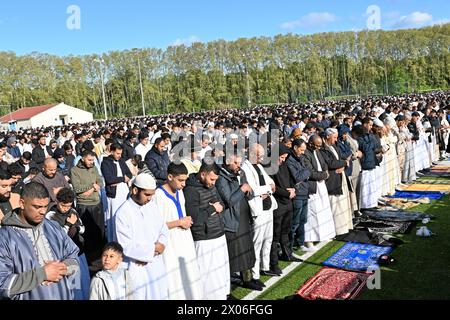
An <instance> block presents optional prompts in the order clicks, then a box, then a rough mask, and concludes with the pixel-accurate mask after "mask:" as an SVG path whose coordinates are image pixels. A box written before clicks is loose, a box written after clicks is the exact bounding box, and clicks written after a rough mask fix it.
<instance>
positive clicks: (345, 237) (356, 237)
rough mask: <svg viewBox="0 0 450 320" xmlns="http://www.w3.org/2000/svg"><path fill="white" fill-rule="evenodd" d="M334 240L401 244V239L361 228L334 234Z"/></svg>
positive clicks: (385, 244) (382, 244) (387, 244)
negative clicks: (337, 234)
mask: <svg viewBox="0 0 450 320" xmlns="http://www.w3.org/2000/svg"><path fill="white" fill-rule="evenodd" d="M334 239H335V240H336V241H341V242H358V243H366V244H375V245H377V246H385V247H396V246H398V245H401V244H403V241H402V240H400V239H398V238H395V237H393V236H390V235H386V234H385V233H381V232H375V231H368V230H365V229H363V228H361V229H359V228H357V227H355V229H353V230H350V231H349V233H346V234H342V235H339V236H336V238H334Z"/></svg>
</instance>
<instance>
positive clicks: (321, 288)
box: [296, 267, 371, 300]
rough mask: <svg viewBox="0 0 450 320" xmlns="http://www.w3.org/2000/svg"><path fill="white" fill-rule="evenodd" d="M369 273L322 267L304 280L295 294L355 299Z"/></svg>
mask: <svg viewBox="0 0 450 320" xmlns="http://www.w3.org/2000/svg"><path fill="white" fill-rule="evenodd" d="M370 275H371V274H370V273H360V272H352V271H345V270H340V269H334V268H328V267H324V268H322V269H321V270H320V271H319V272H318V273H317V274H316V275H315V276H314V277H312V278H311V279H309V280H308V281H306V282H305V284H303V286H302V287H301V288H300V289H299V290H298V291H297V293H296V294H297V295H299V296H301V297H302V298H303V299H306V300H350V299H355V298H356V297H357V296H358V294H359V293H360V292H361V290H362V289H363V288H364V287H365V285H366V283H367V279H368V278H369V276H370Z"/></svg>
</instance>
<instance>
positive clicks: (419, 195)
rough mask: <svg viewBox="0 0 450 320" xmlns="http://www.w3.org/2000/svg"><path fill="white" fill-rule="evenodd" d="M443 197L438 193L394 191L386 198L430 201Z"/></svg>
mask: <svg viewBox="0 0 450 320" xmlns="http://www.w3.org/2000/svg"><path fill="white" fill-rule="evenodd" d="M443 196H444V194H443V193H442V192H440V191H400V190H397V191H395V194H394V195H393V196H388V198H408V199H418V198H429V199H432V200H439V199H441V198H442V197H443Z"/></svg>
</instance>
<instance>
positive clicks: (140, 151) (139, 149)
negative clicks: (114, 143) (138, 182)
mask: <svg viewBox="0 0 450 320" xmlns="http://www.w3.org/2000/svg"><path fill="white" fill-rule="evenodd" d="M150 149H151V145H150V144H147V145H146V146H144V145H143V144H142V143H139V144H138V145H137V146H136V148H134V151H135V152H136V154H139V155H140V156H141V157H142V160H145V155H146V154H147V152H149V151H150Z"/></svg>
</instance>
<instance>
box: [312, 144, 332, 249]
mask: <svg viewBox="0 0 450 320" xmlns="http://www.w3.org/2000/svg"><path fill="white" fill-rule="evenodd" d="M314 157H315V159H316V162H317V169H318V171H322V167H321V166H320V161H319V159H318V157H317V151H314ZM335 236H336V229H335V226H334V220H333V213H332V212H331V205H330V199H329V197H328V190H327V186H326V185H325V181H323V180H322V181H317V191H316V193H314V194H310V195H309V200H308V213H307V219H306V223H305V242H316V241H325V240H329V239H332V238H334V237H335Z"/></svg>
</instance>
